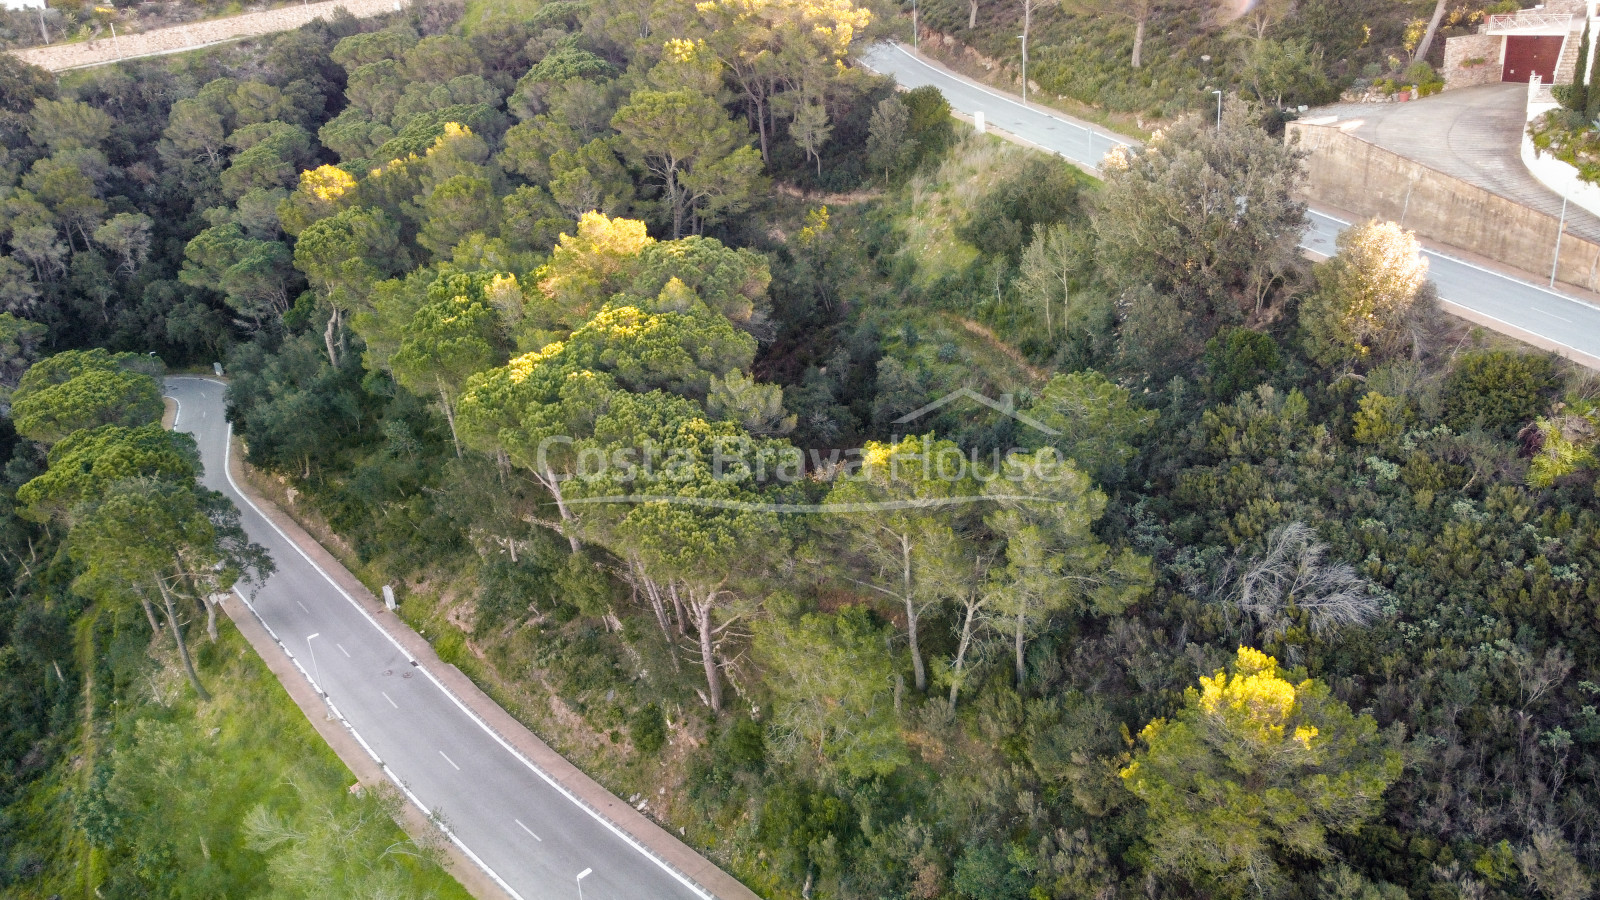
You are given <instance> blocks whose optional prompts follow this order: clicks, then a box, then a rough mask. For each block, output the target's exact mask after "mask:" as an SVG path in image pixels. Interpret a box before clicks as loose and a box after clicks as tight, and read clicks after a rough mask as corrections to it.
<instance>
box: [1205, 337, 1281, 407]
mask: <svg viewBox="0 0 1600 900" xmlns="http://www.w3.org/2000/svg"><path fill="white" fill-rule="evenodd" d="M1202 360H1203V361H1204V363H1205V367H1206V374H1207V375H1209V376H1211V396H1213V397H1218V398H1221V399H1227V398H1230V397H1233V396H1234V395H1235V394H1237V393H1239V392H1240V391H1243V390H1248V389H1249V388H1253V387H1255V386H1256V385H1258V384H1260V383H1261V382H1263V381H1265V380H1267V378H1268V377H1269V376H1271V375H1272V373H1274V372H1276V371H1278V370H1279V369H1282V368H1283V356H1282V355H1281V354H1280V353H1279V352H1278V342H1277V341H1275V340H1273V339H1272V335H1270V334H1263V333H1261V332H1259V331H1251V330H1250V329H1248V328H1224V329H1222V330H1221V331H1219V332H1217V333H1216V334H1215V335H1214V336H1212V338H1211V339H1210V340H1208V341H1206V352H1205V355H1204V356H1203V357H1202Z"/></svg>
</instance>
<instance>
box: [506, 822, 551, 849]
mask: <svg viewBox="0 0 1600 900" xmlns="http://www.w3.org/2000/svg"><path fill="white" fill-rule="evenodd" d="M511 821H513V822H515V823H517V827H518V828H521V829H522V830H523V831H526V832H527V833H528V834H530V835H533V839H534V840H536V841H538V842H539V843H541V844H542V843H544V838H542V837H539V836H538V835H537V834H533V829H532V828H529V827H528V826H526V825H524V824H522V820H521V819H512V820H511Z"/></svg>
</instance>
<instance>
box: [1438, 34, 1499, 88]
mask: <svg viewBox="0 0 1600 900" xmlns="http://www.w3.org/2000/svg"><path fill="white" fill-rule="evenodd" d="M1503 45H1504V39H1503V38H1501V36H1500V35H1498V34H1463V35H1459V36H1457V37H1453V38H1450V39H1449V40H1447V41H1445V42H1444V68H1443V69H1442V70H1441V71H1440V73H1439V74H1441V75H1443V76H1444V89H1445V90H1447V91H1449V90H1454V89H1455V88H1464V87H1477V86H1478V85H1480V84H1494V83H1495V82H1497V81H1499V80H1500V64H1501V58H1500V57H1501V53H1502V52H1503V49H1504V47H1503ZM1469 59H1481V60H1483V62H1482V63H1480V64H1478V65H1475V66H1470V67H1469V66H1465V65H1463V63H1465V62H1466V61H1467V60H1469Z"/></svg>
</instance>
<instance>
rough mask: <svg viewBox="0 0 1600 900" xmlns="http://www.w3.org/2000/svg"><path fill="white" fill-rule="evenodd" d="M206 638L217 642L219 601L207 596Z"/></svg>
mask: <svg viewBox="0 0 1600 900" xmlns="http://www.w3.org/2000/svg"><path fill="white" fill-rule="evenodd" d="M205 603H206V640H208V641H210V642H211V643H213V644H215V643H216V642H217V603H216V601H215V600H212V599H211V598H210V597H207V598H206V601H205Z"/></svg>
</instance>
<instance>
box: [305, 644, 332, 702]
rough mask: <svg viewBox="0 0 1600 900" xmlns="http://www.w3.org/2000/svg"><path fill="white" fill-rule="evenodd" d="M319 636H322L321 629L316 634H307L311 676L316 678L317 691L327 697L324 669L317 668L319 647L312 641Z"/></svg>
mask: <svg viewBox="0 0 1600 900" xmlns="http://www.w3.org/2000/svg"><path fill="white" fill-rule="evenodd" d="M319 637H322V632H320V631H319V632H317V633H316V634H308V635H306V649H307V650H309V651H310V652H311V677H312V678H314V679H316V682H317V693H318V694H320V695H321V696H323V697H326V696H328V692H327V691H325V690H323V689H322V670H321V669H319V668H317V648H316V647H315V646H313V645H312V643H311V641H312V640H313V639H315V638H319Z"/></svg>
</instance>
